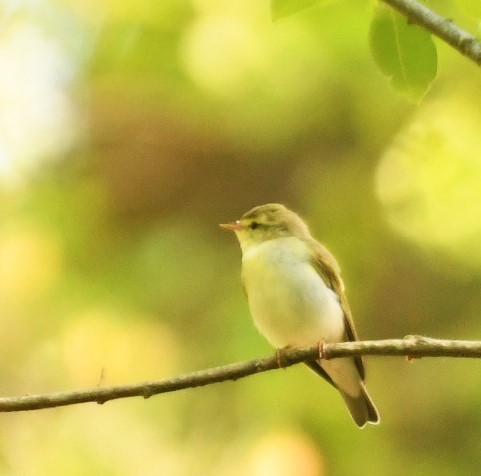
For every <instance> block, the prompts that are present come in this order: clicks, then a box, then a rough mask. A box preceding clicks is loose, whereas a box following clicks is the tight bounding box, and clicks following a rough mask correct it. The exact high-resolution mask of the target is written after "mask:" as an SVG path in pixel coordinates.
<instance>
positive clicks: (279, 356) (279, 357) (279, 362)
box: [276, 345, 292, 369]
mask: <svg viewBox="0 0 481 476" xmlns="http://www.w3.org/2000/svg"><path fill="white" fill-rule="evenodd" d="M291 347H292V346H290V345H286V346H285V347H281V348H280V349H276V359H277V367H279V368H280V369H283V368H284V367H285V365H283V363H282V352H283V351H285V350H287V349H290V348H291Z"/></svg>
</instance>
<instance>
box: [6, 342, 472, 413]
mask: <svg viewBox="0 0 481 476" xmlns="http://www.w3.org/2000/svg"><path fill="white" fill-rule="evenodd" d="M321 349H322V358H324V359H334V358H339V357H348V356H353V355H383V356H392V355H398V356H399V355H401V356H403V355H404V356H408V357H410V358H420V357H471V358H480V357H481V341H462V340H440V339H432V338H429V337H422V336H406V337H405V338H404V339H389V340H380V341H359V342H343V343H339V344H328V343H325V344H323V345H322V346H321ZM318 358H319V347H318V346H313V347H304V348H299V349H280V350H278V351H277V352H276V354H275V355H273V356H271V357H266V358H262V359H255V360H249V361H245V362H238V363H234V364H229V365H223V366H221V367H215V368H211V369H205V370H199V371H197V372H192V373H188V374H184V375H179V376H177V377H173V378H169V379H165V380H160V381H157V382H144V383H140V384H133V385H121V386H115V387H96V388H91V389H87V390H80V391H67V392H57V393H47V394H41V395H25V396H23V397H4V398H0V412H16V411H26V410H39V409H42V408H52V407H60V406H65V405H74V404H77V403H86V402H96V403H99V404H102V403H105V402H107V401H109V400H115V399H118V398H127V397H138V396H141V397H144V398H149V397H151V396H152V395H157V394H160V393H167V392H175V391H176V390H181V389H185V388H194V387H200V386H203V385H208V384H211V383H216V382H223V381H225V380H237V379H239V378H243V377H247V376H248V375H253V374H257V373H260V372H266V371H268V370H275V369H278V368H279V364H280V365H281V366H282V367H289V366H291V365H294V364H298V363H299V362H303V361H306V360H313V359H318Z"/></svg>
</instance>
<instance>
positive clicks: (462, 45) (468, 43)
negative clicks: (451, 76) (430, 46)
mask: <svg viewBox="0 0 481 476" xmlns="http://www.w3.org/2000/svg"><path fill="white" fill-rule="evenodd" d="M383 1H384V2H385V3H387V4H388V5H390V6H391V7H393V8H394V9H396V10H398V11H399V12H401V13H402V14H403V15H405V16H406V17H407V18H408V19H409V20H410V21H411V22H413V23H416V24H417V25H420V26H422V27H424V28H425V29H426V30H428V31H430V32H431V33H432V34H433V35H435V36H437V37H438V38H441V40H443V41H445V42H446V43H448V44H449V45H451V46H452V47H453V48H455V49H456V50H458V51H459V52H460V53H461V54H463V55H464V56H467V57H468V58H470V59H471V60H473V61H474V62H475V63H477V64H478V65H481V43H480V42H479V41H478V40H477V39H476V37H475V36H474V35H472V34H470V33H468V32H466V31H464V30H462V29H461V28H459V27H458V26H456V25H455V24H454V23H453V22H452V21H451V20H448V19H446V18H443V17H442V16H440V15H438V14H437V13H435V12H433V11H432V10H429V8H426V7H425V6H424V5H422V4H420V3H418V2H417V1H415V0H383Z"/></svg>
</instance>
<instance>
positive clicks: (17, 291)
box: [0, 225, 62, 304]
mask: <svg viewBox="0 0 481 476" xmlns="http://www.w3.org/2000/svg"><path fill="white" fill-rule="evenodd" d="M61 270H62V247H61V244H60V242H59V240H58V239H57V237H56V235H55V234H54V233H52V232H50V231H49V230H44V229H40V228H36V227H35V226H33V225H32V226H29V225H25V226H22V225H19V226H17V227H15V229H11V230H5V231H4V232H3V233H1V232H0V297H1V298H2V299H3V300H4V303H5V301H6V302H9V303H15V302H17V303H21V304H25V303H26V302H31V301H34V300H36V299H40V298H42V297H44V296H45V295H46V294H48V293H49V292H50V291H51V290H52V288H53V287H54V286H55V284H56V283H57V281H58V279H59V277H60V274H61Z"/></svg>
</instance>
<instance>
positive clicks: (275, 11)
mask: <svg viewBox="0 0 481 476" xmlns="http://www.w3.org/2000/svg"><path fill="white" fill-rule="evenodd" d="M322 1H323V0H271V15H272V19H273V20H277V19H278V18H282V17H288V16H290V15H294V13H297V12H299V11H301V10H305V9H306V8H309V7H312V6H313V5H317V4H318V3H321V2H322Z"/></svg>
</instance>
